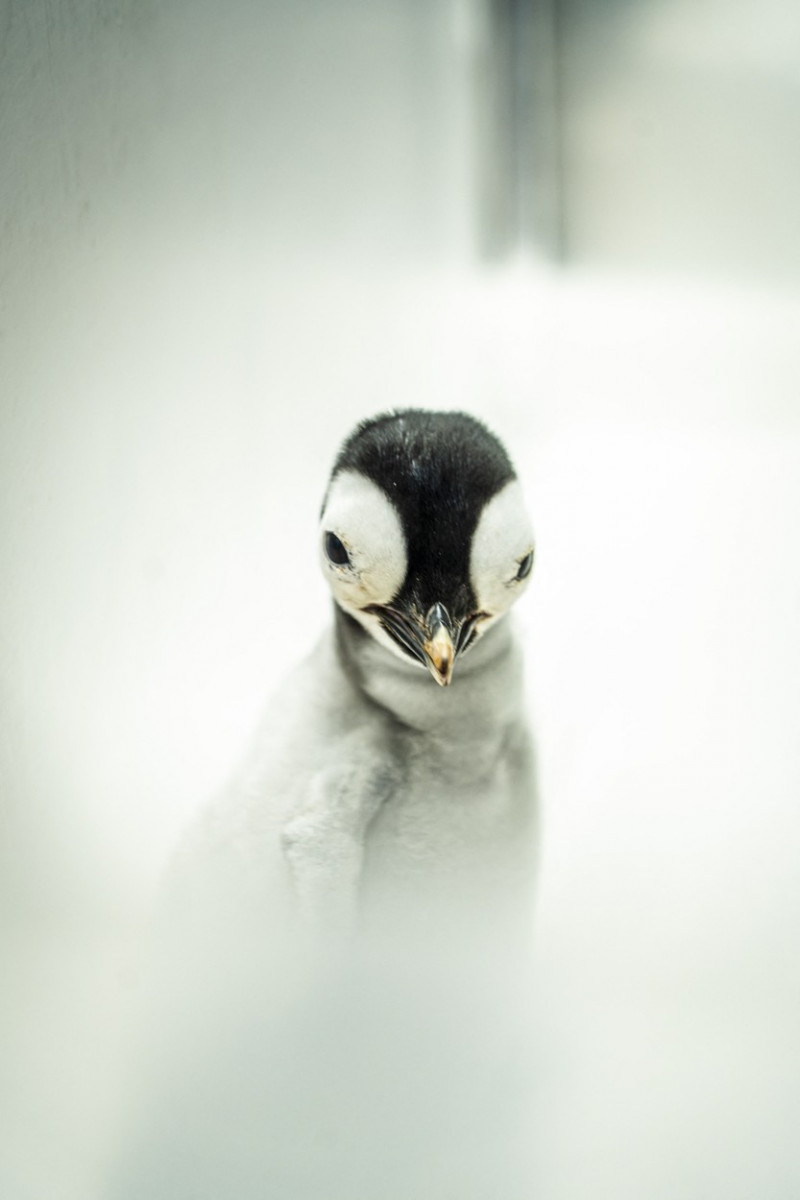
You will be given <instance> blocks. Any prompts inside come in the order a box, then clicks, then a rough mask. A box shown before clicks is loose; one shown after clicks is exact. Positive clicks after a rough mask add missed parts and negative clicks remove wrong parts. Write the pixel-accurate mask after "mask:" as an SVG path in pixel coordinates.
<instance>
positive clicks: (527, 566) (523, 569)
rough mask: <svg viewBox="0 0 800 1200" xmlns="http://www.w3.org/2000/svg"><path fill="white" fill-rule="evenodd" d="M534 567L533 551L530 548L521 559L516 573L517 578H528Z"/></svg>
mask: <svg viewBox="0 0 800 1200" xmlns="http://www.w3.org/2000/svg"><path fill="white" fill-rule="evenodd" d="M532 567H533V551H532V550H529V551H528V553H527V554H526V555H525V557H524V558H522V559H520V564H519V570H518V571H517V574H516V575H515V579H518V580H521V579H527V578H528V576H529V575H530V573H531V568H532Z"/></svg>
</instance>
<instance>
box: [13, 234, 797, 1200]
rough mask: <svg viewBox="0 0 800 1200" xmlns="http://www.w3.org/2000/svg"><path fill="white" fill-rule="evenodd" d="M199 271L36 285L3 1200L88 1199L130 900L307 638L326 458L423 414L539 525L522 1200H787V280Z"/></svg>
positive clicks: (16, 461)
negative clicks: (764, 284)
mask: <svg viewBox="0 0 800 1200" xmlns="http://www.w3.org/2000/svg"><path fill="white" fill-rule="evenodd" d="M229 249H230V248H228V250H229ZM228 250H224V249H223V250H221V251H220V253H219V255H218V258H217V260H216V261H215V276H214V279H215V286H214V287H213V288H211V289H208V288H206V287H204V286H203V282H204V281H203V279H202V278H200V273H199V272H198V267H197V264H196V263H194V266H193V257H192V247H191V245H190V244H188V243H187V245H186V246H185V247H181V246H180V245H177V246H176V245H175V244H171V245H170V246H169V247H160V246H153V245H152V244H151V245H149V246H148V247H145V248H143V249H142V253H141V254H135V253H133V252H132V250H131V247H130V246H126V247H124V248H122V247H120V250H119V258H118V260H117V262H116V263H114V262H113V261H112V264H111V266H110V267H109V266H108V264H107V263H106V266H105V268H104V270H105V271H106V272H107V273H106V274H105V275H104V276H103V278H102V279H99V278H98V277H97V276H96V275H95V276H92V275H91V274H89V275H86V276H85V277H83V278H79V279H78V283H77V284H76V283H75V274H74V273H71V272H70V271H69V270H68V269H65V271H64V274H63V280H66V281H69V287H71V288H73V289H77V292H76V295H75V296H74V297H73V300H74V302H73V304H72V305H69V304H67V303H65V294H64V291H63V288H65V287H66V286H67V284H66V283H62V285H59V284H58V281H57V280H56V282H55V284H54V292H53V297H52V307H51V311H50V314H49V315H50V317H51V324H50V325H49V327H48V353H47V355H46V356H42V357H41V358H37V359H35V361H33V360H31V359H30V358H29V357H26V355H25V350H26V344H27V345H28V346H29V345H30V344H35V334H36V332H37V330H36V329H35V328H34V325H33V318H32V319H31V320H32V324H31V329H30V338H29V340H28V342H27V343H26V341H25V339H24V338H20V339H18V343H17V349H18V361H16V363H12V366H11V368H10V369H11V370H12V372H16V373H15V375H14V378H15V380H16V383H17V393H16V394H17V395H18V396H19V400H20V403H19V406H18V409H17V410H15V412H14V413H13V414H12V418H11V424H10V427H9V428H10V432H11V434H12V435H13V436H12V437H11V439H10V440H7V441H6V444H5V445H4V447H3V451H2V453H3V459H4V464H5V465H4V472H5V479H6V484H7V489H8V497H9V505H10V508H9V509H8V510H7V511H8V512H10V514H11V516H10V519H9V524H8V530H9V538H8V540H7V543H6V550H5V552H4V553H5V554H6V561H5V567H6V569H7V576H6V577H7V580H8V582H7V583H6V596H5V598H4V602H3V613H4V623H5V630H4V632H3V635H2V636H3V647H4V649H3V654H4V661H5V662H6V663H7V664H8V665H9V667H10V668H11V669H10V670H9V672H8V683H7V692H6V697H5V699H4V711H5V713H6V719H5V730H4V739H5V743H6V744H5V747H4V760H5V764H4V766H3V772H4V773H3V776H2V782H3V788H4V796H5V810H6V835H5V851H4V862H3V876H4V890H5V892H6V901H5V903H4V923H3V929H2V932H3V935H4V938H5V940H6V942H7V945H8V947H9V948H10V952H11V956H10V957H9V958H8V959H7V962H8V963H9V966H7V967H6V968H4V971H3V977H4V982H3V987H2V996H0V1005H1V1006H2V1028H1V1029H0V1053H1V1054H2V1061H3V1068H2V1070H0V1080H2V1083H0V1106H2V1110H3V1120H2V1121H1V1122H0V1181H1V1182H2V1186H0V1192H2V1195H3V1196H4V1197H8V1200H18V1198H23V1197H24V1198H26V1200H89V1198H91V1197H93V1196H94V1195H99V1191H100V1180H101V1179H102V1177H103V1171H104V1166H105V1162H106V1159H107V1157H108V1155H109V1154H111V1152H112V1147H113V1144H114V1137H115V1120H116V1118H115V1116H114V1114H115V1112H116V1106H117V1103H118V1101H119V1098H120V1095H119V1094H120V1091H121V1090H122V1088H123V1085H122V1078H123V1076H122V1073H121V1068H120V1064H121V1061H122V1051H123V1047H124V1042H125V1032H126V1028H127V1021H128V1017H129V1013H130V1010H131V1007H132V1006H131V1001H132V1000H134V1001H135V996H136V980H137V976H136V956H135V945H136V930H137V929H138V927H139V922H140V920H141V918H142V915H143V914H144V913H145V912H146V909H147V905H148V903H149V900H150V897H151V895H152V888H153V884H154V880H155V879H156V878H157V875H158V871H159V870H160V867H161V865H162V864H163V862H164V861H165V858H166V856H167V855H168V853H169V848H170V846H171V845H172V843H173V841H174V838H175V836H176V833H177V831H178V829H179V828H180V827H181V825H182V824H183V823H184V822H185V820H186V819H187V818H188V817H189V816H190V814H191V813H192V812H193V811H194V809H195V808H196V806H197V805H198V804H199V803H201V802H202V801H203V799H204V798H206V797H207V796H209V795H210V794H211V793H212V792H213V791H214V789H215V787H216V786H218V784H219V783H220V782H222V781H223V780H224V778H225V776H226V774H227V772H228V771H229V770H230V768H231V767H232V765H233V764H234V763H235V762H236V758H237V755H238V753H239V749H240V747H241V746H242V745H243V743H244V742H245V740H246V737H247V733H248V730H249V729H250V727H251V726H252V723H253V722H254V720H255V718H256V715H257V712H258V709H259V706H260V704H261V702H262V699H263V697H264V695H265V694H266V693H268V692H269V690H270V689H271V688H272V687H273V686H274V685H275V684H276V683H277V681H278V680H279V678H280V676H281V673H282V672H283V671H284V670H286V669H289V668H290V666H291V662H292V661H293V660H295V659H296V658H297V657H299V656H300V655H302V654H304V653H305V652H306V651H307V650H308V649H309V648H310V646H311V644H312V643H313V640H314V637H315V636H316V632H317V630H318V629H319V628H320V627H321V625H322V623H323V622H324V621H325V620H326V619H327V601H326V597H325V595H324V589H323V585H322V583H321V581H318V580H317V577H316V568H315V565H314V549H313V542H314V529H315V519H316V513H317V506H318V503H319V500H320V498H321V494H322V490H323V488H324V484H325V479H326V472H327V470H328V466H329V463H330V460H331V458H332V456H333V453H334V451H335V449H336V445H337V442H338V440H339V439H340V438H341V437H342V436H344V434H345V433H346V432H347V431H348V429H349V427H350V426H351V424H352V423H353V422H354V421H355V420H356V419H357V418H358V417H360V416H363V415H367V414H368V413H370V412H373V411H375V410H378V409H383V408H387V407H390V406H393V405H397V404H422V405H428V406H443V407H461V406H463V407H466V408H469V409H471V410H473V411H475V412H477V413H478V414H480V415H483V416H485V417H486V419H487V420H488V421H489V422H490V423H492V424H493V425H494V426H495V427H496V428H497V430H498V432H500V433H501V434H502V435H503V436H504V437H505V439H506V441H507V443H508V445H509V448H510V450H511V451H512V454H513V456H514V457H515V459H516V461H517V462H518V464H519V468H520V473H521V475H522V477H523V479H524V481H525V482H526V484H527V486H528V490H529V493H530V496H531V501H532V505H533V510H534V517H535V521H536V526H537V530H538V552H537V566H536V581H535V585H534V586H533V588H532V589H531V591H530V593H529V597H528V599H527V600H526V602H525V611H524V612H523V613H522V614H521V618H520V619H521V624H522V627H523V630H524V637H525V644H526V651H527V656H528V675H529V685H530V693H531V709H532V713H533V716H534V720H535V724H536V729H537V735H538V741H539V746H540V757H541V780H542V790H543V798H544V845H543V855H542V875H541V882H540V896H539V903H538V907H537V912H536V915H535V936H534V939H533V953H534V956H535V959H536V973H537V980H538V984H537V1000H536V1004H535V1010H534V1011H533V1012H532V1013H531V1028H532V1033H533V1037H534V1041H535V1046H536V1059H537V1110H536V1112H535V1113H534V1114H532V1118H531V1128H530V1139H531V1144H532V1146H533V1148H534V1151H535V1160H536V1163H537V1167H536V1170H537V1175H538V1184H537V1192H536V1194H537V1196H538V1197H539V1198H540V1200H560V1198H561V1197H563V1198H564V1200H605V1198H606V1197H608V1198H609V1200H627V1198H628V1197H630V1198H631V1200H634V1198H636V1200H639V1198H641V1197H642V1196H647V1197H648V1200H661V1197H663V1198H664V1200H673V1198H675V1197H681V1200H683V1198H691V1200H694V1198H697V1200H716V1198H717V1197H719V1200H739V1198H740V1197H741V1200H750V1198H752V1197H762V1196H763V1197H769V1198H770V1200H783V1198H784V1197H785V1198H786V1200H793V1198H794V1197H795V1196H796V1195H797V1194H798V1192H799V1191H800V1156H798V1154H797V1152H796V1146H795V1142H796V1135H795V1126H796V1122H797V1111H798V1102H799V1101H800V1087H799V1086H798V1074H799V1073H798V1063H799V1062H800V1044H799V1043H800V1025H799V1024H798V1020H797V1013H798V1001H799V1000H800V996H799V995H798V989H799V988H800V968H799V967H798V954H797V943H798V934H800V873H798V869H797V863H798V861H800V810H799V809H798V804H797V801H798V798H800V750H799V749H798V747H800V741H799V740H798V736H797V729H798V724H799V723H800V685H798V679H799V678H800V558H798V554H797V533H796V527H797V521H798V517H800V405H799V404H798V400H797V396H798V384H800V361H799V356H798V345H799V344H800V338H799V337H798V331H800V304H798V300H797V298H796V297H795V296H793V295H791V294H788V293H779V292H774V293H756V292H741V293H739V294H736V293H732V292H723V291H713V290H710V289H703V288H700V287H698V286H689V285H688V284H686V285H681V284H679V283H676V282H674V281H673V282H672V283H669V284H666V283H664V284H660V283H659V282H658V281H657V280H654V279H652V278H648V279H645V280H641V279H640V280H638V281H636V280H633V279H630V278H629V279H611V278H605V277H593V278H588V277H581V276H579V275H577V274H572V275H570V274H565V275H547V274H546V273H542V272H540V271H537V270H534V269H533V268H525V267H521V268H518V269H515V270H511V271H508V272H505V273H495V274H487V275H483V276H479V275H464V276H460V277H458V278H454V277H448V278H443V277H442V276H435V277H433V278H431V279H424V278H420V277H413V278H409V277H408V276H401V275H399V274H396V275H395V276H393V277H391V278H383V279H382V280H380V281H378V280H376V279H375V277H364V278H360V279H359V278H352V277H351V278H349V279H347V280H342V279H341V278H337V279H336V280H335V282H331V283H329V284H328V285H327V286H324V287H322V286H320V285H319V280H318V279H317V281H316V282H315V286H314V287H313V288H311V287H309V286H307V283H308V281H304V280H303V279H302V278H300V279H298V278H296V277H293V278H292V279H288V278H284V279H281V278H275V277H274V276H273V277H272V278H271V279H270V282H269V285H265V283H264V276H263V274H261V273H259V271H258V269H257V268H258V263H256V265H255V267H254V269H253V271H252V274H250V273H248V274H247V275H246V276H245V275H243V274H242V264H241V261H240V260H239V259H238V258H237V256H236V255H231V254H229V253H228ZM170 256H171V257H170ZM206 262H207V259H206ZM193 269H194V270H195V271H196V272H198V278H197V280H196V286H190V283H187V277H188V279H189V281H190V282H191V272H192V270H193ZM154 281H155V283H156V284H157V286H155V287H154V286H153V285H154ZM59 286H61V287H62V291H61V292H59V290H58V289H59ZM232 294H233V295H234V296H235V301H236V302H235V304H234V305H231V304H230V303H229V298H230V296H231V295H232ZM98 297H99V301H100V302H99V303H96V302H95V301H96V300H97V298H98ZM223 297H225V298H226V299H224V300H223ZM87 314H91V319H90V320H89V319H88V318H87ZM41 320H42V313H41V311H39V312H37V314H36V321H37V322H39V321H41ZM65 396H69V397H70V400H71V402H70V403H69V404H65V403H64V402H63V400H64V397H65ZM287 1200H288V1198H287Z"/></svg>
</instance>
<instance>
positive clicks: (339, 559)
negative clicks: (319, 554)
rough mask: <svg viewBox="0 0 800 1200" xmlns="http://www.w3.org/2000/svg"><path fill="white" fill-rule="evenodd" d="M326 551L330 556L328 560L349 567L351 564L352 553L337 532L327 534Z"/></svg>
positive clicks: (339, 565) (338, 565)
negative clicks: (350, 553)
mask: <svg viewBox="0 0 800 1200" xmlns="http://www.w3.org/2000/svg"><path fill="white" fill-rule="evenodd" d="M325 553H326V554H327V556H328V560H329V561H330V562H332V563H334V564H335V565H336V566H337V567H347V566H349V565H350V555H349V554H348V553H347V551H346V550H345V548H344V544H343V543H342V542H341V541H340V540H339V538H338V537H337V536H336V534H335V533H326V534H325Z"/></svg>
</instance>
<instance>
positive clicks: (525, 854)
mask: <svg viewBox="0 0 800 1200" xmlns="http://www.w3.org/2000/svg"><path fill="white" fill-rule="evenodd" d="M396 757H397V763H396V777H397V779H398V781H399V782H398V786H397V787H396V788H395V790H394V791H393V793H392V794H391V796H389V797H388V798H387V800H386V801H385V803H384V804H383V805H382V806H381V809H380V811H379V812H378V814H377V815H376V817H375V819H374V820H373V822H372V824H371V826H370V829H369V831H368V836H367V839H366V845H365V862H364V872H363V892H364V896H365V898H366V899H367V900H370V899H373V900H375V901H376V902H377V901H378V899H379V898H380V899H382V900H385V901H387V902H389V903H392V902H397V903H398V904H400V905H402V907H403V908H404V909H408V907H409V905H411V906H415V905H421V906H422V907H424V908H426V909H428V908H429V906H430V904H431V903H433V902H435V901H444V902H446V903H454V904H455V905H456V906H457V907H463V906H464V905H476V906H478V907H480V906H481V905H484V904H485V902H486V900H487V897H492V898H496V897H497V896H499V895H501V894H503V893H504V892H507V891H509V890H516V889H518V887H519V885H520V884H522V885H523V886H525V885H526V884H527V880H528V878H529V876H530V874H531V873H532V860H533V850H534V846H533V841H534V824H535V804H536V798H535V786H534V777H533V766H532V755H531V750H530V743H529V739H528V735H527V731H526V730H525V729H524V728H522V727H508V728H503V729H498V730H493V731H491V733H490V734H484V736H482V737H480V738H477V739H465V740H463V741H461V740H459V741H456V742H452V741H445V740H438V739H437V738H435V737H430V736H424V735H419V734H417V735H409V737H408V738H406V739H405V740H401V741H400V744H399V745H398V747H397V750H396Z"/></svg>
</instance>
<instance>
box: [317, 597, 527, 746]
mask: <svg viewBox="0 0 800 1200" xmlns="http://www.w3.org/2000/svg"><path fill="white" fill-rule="evenodd" d="M334 612H335V631H334V634H335V641H336V647H337V653H338V658H339V662H340V665H341V667H342V669H343V670H344V671H345V673H346V675H347V676H348V678H349V679H350V682H351V684H352V685H353V686H354V687H356V688H357V689H358V690H359V691H360V692H361V693H362V694H363V695H364V696H365V697H366V698H368V699H369V700H370V701H371V702H372V703H373V704H375V705H377V706H378V707H379V708H381V709H383V710H385V712H386V713H387V714H388V715H389V716H391V717H393V718H394V719H395V720H396V721H399V722H400V723H401V724H402V725H404V726H407V727H408V728H409V729H412V730H416V731H418V732H420V733H428V734H432V735H434V736H436V735H439V734H443V735H446V736H447V737H448V738H450V739H453V740H454V741H456V742H462V741H463V742H470V741H473V740H474V739H475V738H476V737H478V738H480V737H481V736H482V735H485V734H486V733H487V732H488V731H489V730H491V729H498V728H502V727H505V726H507V725H509V724H511V723H513V722H515V721H516V720H518V719H519V715H520V706H521V703H522V661H521V655H520V653H519V648H518V646H517V644H516V639H515V638H514V634H513V626H512V624H511V621H510V619H509V617H508V616H503V617H501V618H500V620H499V621H497V622H496V623H495V624H494V625H493V626H492V627H491V628H490V629H489V630H487V632H486V633H485V634H484V635H483V637H482V638H480V640H479V641H478V642H477V643H476V644H475V646H474V647H473V648H472V649H470V650H469V651H468V652H467V654H465V655H464V657H463V658H459V659H458V660H457V662H456V664H455V670H454V672H453V678H452V682H451V683H450V685H449V686H448V687H444V688H443V687H440V686H439V685H438V684H437V683H436V681H435V680H434V679H433V678H432V676H431V675H430V673H429V672H428V671H427V670H425V669H424V668H423V667H421V666H417V665H416V664H415V663H412V662H405V661H403V659H401V658H398V657H397V656H396V655H394V654H392V653H391V651H389V650H387V649H386V648H385V647H384V646H382V645H380V643H379V642H377V641H376V640H375V639H374V638H373V637H371V636H370V635H369V634H368V633H367V632H366V630H364V629H363V628H362V627H361V625H359V623H358V622H357V621H356V620H354V618H353V617H351V616H349V615H348V614H347V613H345V612H344V611H343V610H342V609H341V608H339V606H338V605H337V604H334Z"/></svg>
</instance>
